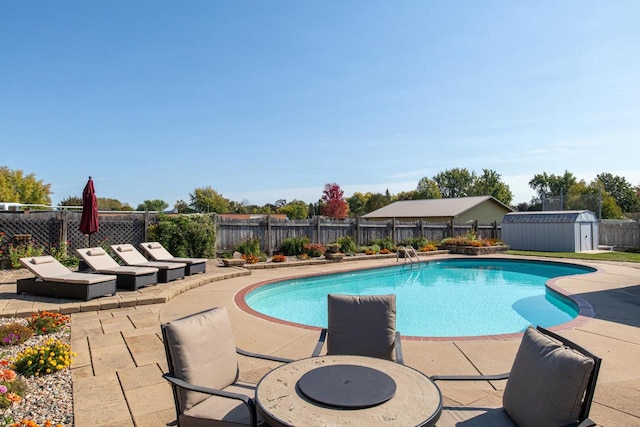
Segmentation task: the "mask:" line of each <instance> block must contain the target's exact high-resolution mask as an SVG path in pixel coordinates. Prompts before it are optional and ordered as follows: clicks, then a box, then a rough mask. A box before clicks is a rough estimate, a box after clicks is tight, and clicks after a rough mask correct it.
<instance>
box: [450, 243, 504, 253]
mask: <svg viewBox="0 0 640 427" xmlns="http://www.w3.org/2000/svg"><path fill="white" fill-rule="evenodd" d="M440 249H444V250H448V251H449V253H451V254H460V255H489V254H498V253H502V252H505V251H508V250H509V246H507V245H503V246H442V247H441V248H440Z"/></svg>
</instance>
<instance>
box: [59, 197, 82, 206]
mask: <svg viewBox="0 0 640 427" xmlns="http://www.w3.org/2000/svg"><path fill="white" fill-rule="evenodd" d="M59 205H60V206H82V198H81V197H77V196H69V197H67V198H66V199H62V200H61V201H60V203H59Z"/></svg>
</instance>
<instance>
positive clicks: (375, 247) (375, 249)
mask: <svg viewBox="0 0 640 427" xmlns="http://www.w3.org/2000/svg"><path fill="white" fill-rule="evenodd" d="M378 252H380V246H378V245H371V246H369V247H368V248H366V249H365V251H364V253H365V255H375V254H377V253H378Z"/></svg>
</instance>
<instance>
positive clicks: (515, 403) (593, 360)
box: [431, 327, 601, 427]
mask: <svg viewBox="0 0 640 427" xmlns="http://www.w3.org/2000/svg"><path fill="white" fill-rule="evenodd" d="M600 364H601V359H600V358H599V357H597V356H594V355H593V354H591V353H589V352H588V351H587V350H585V349H583V348H582V347H580V346H578V345H576V344H575V343H573V342H571V341H569V340H567V339H566V338H563V337H561V336H559V335H557V334H554V333H553V332H550V331H548V330H546V329H544V328H541V327H538V328H537V329H534V328H533V327H529V328H528V329H527V330H526V331H525V333H524V336H523V338H522V342H521V343H520V348H519V349H518V352H517V354H516V358H515V360H514V362H513V367H512V369H511V372H510V373H507V374H501V375H480V376H441V375H434V376H432V377H431V379H432V380H434V381H474V380H483V381H492V380H504V379H507V385H506V387H505V390H504V394H503V398H502V405H503V406H502V407H501V408H487V407H482V408H478V407H467V406H461V407H453V406H445V407H444V409H443V411H442V415H441V417H440V420H439V421H438V426H439V427H440V426H443V427H446V426H458V425H465V426H466V425H469V426H492V427H493V426H561V425H562V426H581V427H583V426H594V425H595V423H594V422H593V421H592V420H590V419H589V418H588V417H589V410H590V409H591V402H592V400H593V394H594V392H595V387H596V381H597V379H598V372H599V370H600Z"/></svg>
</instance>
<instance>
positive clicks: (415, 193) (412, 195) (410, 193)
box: [392, 186, 442, 202]
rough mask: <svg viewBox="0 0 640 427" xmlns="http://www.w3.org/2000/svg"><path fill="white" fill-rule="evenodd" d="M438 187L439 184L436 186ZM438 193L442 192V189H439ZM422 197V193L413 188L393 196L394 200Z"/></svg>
mask: <svg viewBox="0 0 640 427" xmlns="http://www.w3.org/2000/svg"><path fill="white" fill-rule="evenodd" d="M436 188H437V186H436ZM438 193H440V190H438ZM441 197H442V195H440V197H439V198H441ZM421 198H422V197H420V193H418V191H417V190H411V191H401V192H399V193H398V194H396V195H395V196H394V197H393V200H392V201H395V202H397V201H399V200H418V199H421Z"/></svg>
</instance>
